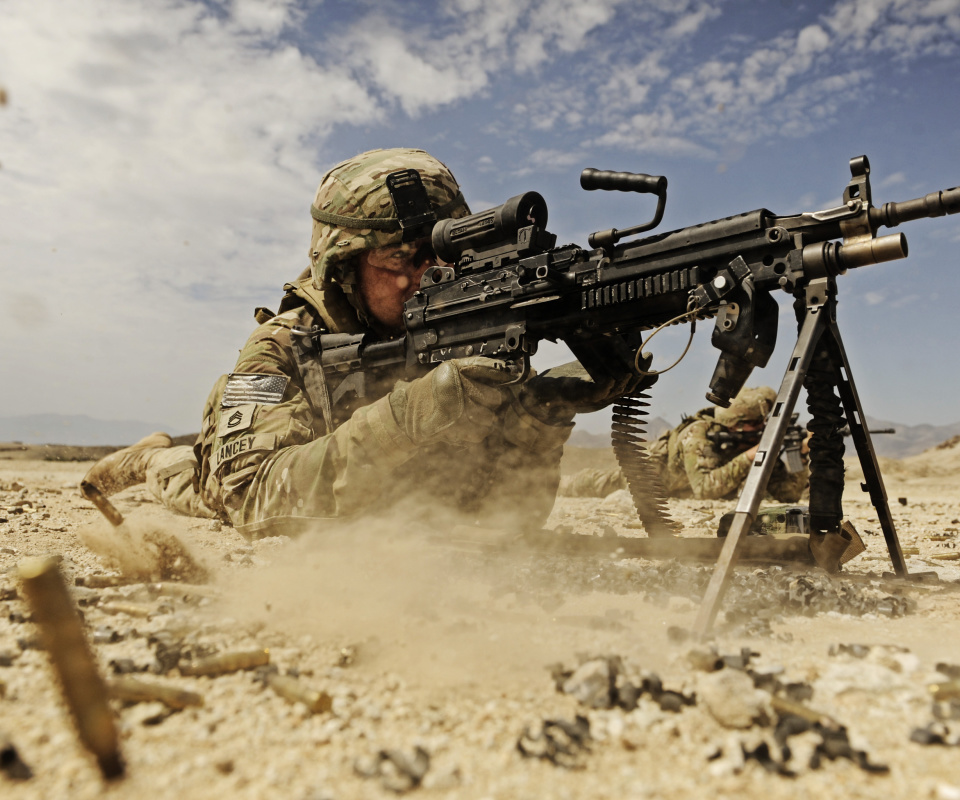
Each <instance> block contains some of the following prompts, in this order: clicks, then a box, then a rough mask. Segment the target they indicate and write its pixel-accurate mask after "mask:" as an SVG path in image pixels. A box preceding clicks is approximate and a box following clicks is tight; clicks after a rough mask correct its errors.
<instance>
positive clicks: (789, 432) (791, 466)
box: [707, 414, 897, 474]
mask: <svg viewBox="0 0 960 800" xmlns="http://www.w3.org/2000/svg"><path fill="white" fill-rule="evenodd" d="M799 416H800V415H799V414H794V415H793V416H792V417H791V418H790V424H789V425H788V426H787V429H786V431H785V432H784V435H783V446H782V448H781V450H780V460H781V461H783V464H784V466H785V467H786V468H787V471H788V472H790V473H791V474H793V473H795V472H799V471H800V470H802V469H803V459H802V458H801V453H802V449H803V442H804V440H805V439H806V438H807V434H808V431H807V429H806V428H805V427H804V426H803V425H801V424H800V423H798V422H797V418H798V417H799ZM896 432H897V429H896V428H873V429H871V430H869V431H867V433H869V434H870V435H871V436H876V435H877V434H888V433H896ZM838 433H839V435H840V436H844V437H846V436H850V435H851V434H850V426H849V425H844V426H843V427H842V428H840V430H839V431H838ZM762 435H763V431H762V430H756V431H731V430H726V429H725V430H719V431H707V438H708V439H709V440H710V441H711V442H713V443H714V444H716V445H717V448H718V449H719V450H721V451H723V450H728V449H735V450H737V451H738V452H739V451H741V450H746V449H747V448H749V447H753V445H755V444H759V443H760V437H761V436H762Z"/></svg>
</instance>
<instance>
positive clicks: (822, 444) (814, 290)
mask: <svg viewBox="0 0 960 800" xmlns="http://www.w3.org/2000/svg"><path fill="white" fill-rule="evenodd" d="M850 175H851V177H850V180H849V182H848V183H847V185H846V188H845V189H844V191H843V196H842V199H841V202H840V204H839V205H837V206H835V207H832V208H827V209H823V210H820V211H806V212H802V213H799V214H790V215H786V216H781V215H777V214H774V213H772V212H770V211H768V210H767V209H763V208H761V209H758V210H755V211H748V212H745V213H741V214H736V215H734V216H727V217H724V218H722V219H717V220H713V221H710V222H703V223H700V224H697V225H691V226H689V227H686V228H682V229H679V230H675V231H670V232H667V233H657V234H653V235H649V236H646V237H644V238H640V239H633V240H631V241H627V242H624V241H623V240H624V239H627V238H628V237H632V236H634V235H636V234H639V233H643V232H646V231H649V230H651V229H653V228H655V227H656V226H657V225H658V224H659V223H660V221H661V219H662V217H663V211H664V208H665V205H666V197H667V179H666V178H665V177H662V176H651V175H643V174H633V173H628V172H609V171H600V170H595V169H587V170H584V171H583V173H582V174H581V176H580V185H581V186H582V187H583V188H584V189H586V190H588V191H592V190H597V189H602V190H607V191H621V192H639V193H648V194H652V195H654V196H655V197H656V198H657V207H656V211H655V213H654V216H653V219H651V220H650V221H649V222H646V223H643V224H641V225H636V226H633V227H630V228H626V229H624V230H618V229H616V228H610V229H608V230H602V231H597V232H596V233H593V234H591V235H590V236H589V237H588V241H589V245H590V246H589V248H583V247H580V246H578V245H574V244H570V245H564V246H560V247H557V246H556V236H554V235H553V234H551V233H549V232H548V231H547V230H546V223H547V205H546V202H545V201H544V199H543V197H541V196H540V195H539V194H538V193H537V192H526V193H524V194H521V195H517V196H516V197H513V198H511V199H510V200H508V201H507V202H506V203H504V204H503V205H501V206H498V207H496V208H492V209H489V210H487V211H483V212H480V213H478V214H472V215H470V216H467V217H464V218H462V219H445V220H442V221H439V222H436V223H435V224H432V223H430V213H431V212H430V204H429V201H428V199H427V195H426V191H425V190H422V187H421V190H422V192H421V190H418V189H417V188H416V185H415V184H416V183H417V180H415V179H414V178H413V176H412V175H409V174H405V175H404V194H403V202H402V203H400V202H397V203H396V205H397V208H398V217H400V218H401V219H400V223H401V228H403V229H404V230H406V229H407V228H410V230H414V229H416V230H417V231H424V230H427V229H428V228H429V227H430V224H432V241H433V247H434V250H435V252H436V254H437V256H438V257H439V258H440V259H441V260H442V261H443V262H445V263H444V264H442V265H440V266H436V267H431V268H430V269H428V270H427V271H426V273H425V274H424V275H423V278H422V280H421V284H420V288H419V290H418V291H417V292H416V293H415V294H414V296H413V297H412V298H411V299H410V300H409V301H407V303H406V304H405V307H404V314H403V316H404V324H405V327H406V331H405V334H404V335H403V336H401V337H399V338H397V339H392V340H387V341H383V340H380V339H379V338H378V337H377V336H376V335H375V334H372V333H366V334H324V333H323V332H322V331H321V330H319V329H316V330H313V331H306V330H304V331H299V333H300V334H302V335H301V336H300V337H299V342H300V345H299V346H300V347H304V348H305V347H307V346H308V345H309V347H310V348H311V351H312V353H313V355H314V356H317V355H319V359H315V363H316V360H318V361H319V364H320V365H321V366H322V373H323V375H322V381H321V382H322V383H323V386H322V389H323V391H322V392H320V396H321V403H320V406H321V408H318V411H319V412H322V413H323V415H324V417H325V418H327V421H328V423H330V422H331V420H332V422H333V423H334V424H335V423H336V421H337V420H336V416H337V413H338V412H337V409H338V407H340V406H342V405H343V404H344V402H345V401H348V400H349V399H350V398H352V397H353V396H354V395H355V396H356V397H360V398H362V397H364V396H365V393H366V391H367V381H368V380H374V379H376V376H377V374H378V373H379V372H380V370H381V369H382V368H385V367H387V368H393V369H395V368H396V367H397V366H398V365H405V366H406V367H407V368H408V370H409V371H411V372H414V371H416V370H417V369H429V368H431V367H433V366H435V365H437V364H439V363H441V362H443V361H446V360H449V359H453V358H462V357H467V356H490V357H493V358H498V359H503V360H507V361H508V362H511V363H512V364H514V365H515V367H516V369H517V372H518V373H520V374H523V373H525V372H526V371H527V370H528V368H529V358H530V356H531V355H532V354H533V353H535V352H536V349H537V345H538V344H539V342H540V341H542V340H544V339H546V340H550V341H557V340H560V341H563V342H564V343H565V344H566V345H567V346H568V347H569V348H570V350H571V351H572V352H573V354H574V355H575V356H576V357H577V359H578V360H579V361H580V363H581V364H582V365H583V366H584V367H585V368H586V370H587V372H588V373H589V374H590V376H591V377H592V378H593V379H594V380H596V381H601V380H607V379H610V378H614V379H616V378H618V377H621V376H623V375H624V374H626V373H629V374H632V375H634V376H636V377H637V378H638V379H643V380H645V381H646V383H647V385H650V384H652V382H653V380H654V379H655V378H656V376H657V374H659V373H656V372H654V371H652V370H651V369H650V364H651V361H652V359H651V357H650V356H649V354H647V353H646V351H645V345H646V344H647V343H648V342H649V341H650V338H651V337H652V336H653V335H654V334H656V333H657V332H658V331H659V330H661V329H662V328H664V327H667V326H669V325H677V324H681V323H689V324H690V334H691V340H692V336H693V331H694V328H695V326H696V323H697V321H699V320H703V319H706V318H713V319H714V320H715V322H714V327H713V333H712V336H711V341H712V343H713V345H714V347H716V348H717V349H718V350H719V351H720V356H719V359H718V361H717V365H716V368H715V369H714V372H713V376H712V377H711V379H710V382H709V388H708V392H707V399H708V400H710V401H711V402H713V403H715V404H717V405H721V406H728V405H729V403H730V400H731V398H732V397H734V396H735V395H736V394H737V392H738V391H739V390H740V389H741V388H742V387H743V385H744V383H745V382H746V380H747V378H748V377H749V375H750V373H751V372H752V370H753V369H754V368H755V367H763V366H765V365H766V364H767V361H768V360H769V358H770V356H771V354H772V353H773V349H774V345H775V344H776V337H777V322H778V315H779V306H778V303H777V301H776V300H775V299H774V296H773V293H774V292H779V291H782V292H786V293H788V294H789V295H791V296H792V297H793V298H794V307H795V309H796V313H797V321H798V337H797V343H796V346H795V348H794V351H793V353H792V355H791V357H790V360H789V362H788V367H787V370H786V373H785V375H784V379H783V383H782V384H781V387H780V391H779V393H778V395H777V398H776V400H775V403H774V408H773V411H772V412H771V415H770V418H769V420H768V424H767V426H766V428H765V430H764V432H763V435H762V437H761V439H760V443H759V449H758V453H757V456H756V459H755V461H754V464H753V467H752V468H751V471H750V473H749V474H748V476H747V480H746V483H745V485H744V490H743V493H742V495H741V498H740V501H739V503H738V505H737V510H736V516H735V519H734V521H733V524H732V525H731V528H730V531H729V533H728V536H727V537H726V541H725V545H724V549H723V551H722V553H721V556H720V559H719V562H718V567H717V571H716V572H715V574H714V579H713V580H712V581H711V583H710V585H709V587H708V589H707V594H706V597H705V599H704V604H703V606H702V607H701V614H700V616H699V617H698V619H697V622H696V629H697V631H698V632H699V633H700V634H704V633H706V631H707V630H708V629H709V627H710V626H711V625H712V621H713V618H714V616H715V614H716V611H717V609H718V605H719V601H720V598H721V597H722V594H723V592H724V591H725V588H726V583H727V580H728V577H729V572H730V568H731V566H732V564H733V561H734V557H735V554H736V549H737V546H738V542H739V539H740V535H741V534H742V533H744V532H745V531H747V530H748V529H749V527H750V525H751V523H752V521H753V519H754V517H755V516H756V513H757V509H758V508H759V503H760V500H761V498H762V496H763V492H764V491H765V489H766V485H767V482H768V481H769V479H770V474H771V472H772V470H773V466H774V463H775V462H776V455H778V454H779V453H780V450H781V448H782V446H783V441H784V437H785V434H786V430H787V427H788V426H789V422H790V419H791V417H792V415H793V413H794V407H795V405H796V402H797V397H798V395H799V392H800V388H801V386H803V387H804V388H806V391H807V407H808V410H809V412H810V415H811V421H810V424H809V427H810V430H812V431H813V432H814V434H815V435H814V437H813V438H812V440H811V450H810V472H811V477H810V518H811V527H812V529H813V531H815V532H835V531H838V530H839V526H840V521H841V519H842V516H843V512H842V507H841V498H842V493H843V452H844V444H843V436H841V435H840V429H841V428H842V427H843V425H844V424H847V425H849V427H850V431H851V438H852V439H853V442H854V445H855V446H856V449H857V453H858V455H859V457H860V462H861V465H862V466H863V469H864V477H865V483H864V486H865V487H866V488H867V490H869V492H870V495H871V499H872V501H873V504H874V507H875V508H876V509H877V512H878V516H879V517H880V526H881V528H882V530H883V532H884V536H885V538H886V542H887V546H888V549H889V551H890V557H891V561H892V563H893V567H894V570H895V572H896V573H897V574H898V575H901V576H906V574H907V570H906V564H905V562H904V559H903V553H902V552H901V549H900V543H899V540H898V539H897V535H896V530H895V529H894V526H893V521H892V518H891V516H890V512H889V508H888V506H887V499H886V492H885V490H884V487H883V482H882V480H881V478H880V473H879V468H878V466H877V460H876V454H875V453H874V451H873V446H872V444H871V441H870V436H869V433H868V432H867V430H866V429H865V427H864V425H863V424H862V422H861V420H863V419H864V415H863V409H862V408H861V406H860V400H859V397H858V396H857V393H856V389H855V387H854V384H853V379H852V375H851V371H850V365H849V363H848V362H847V358H846V354H845V352H844V349H843V344H842V340H841V337H840V331H839V328H838V327H837V322H836V300H837V279H838V278H839V277H840V276H841V275H843V274H844V273H845V272H846V271H848V270H850V269H855V268H859V267H863V266H867V265H870V264H878V263H880V262H884V261H891V260H894V259H899V258H904V257H905V256H906V255H907V240H906V237H905V236H904V235H903V234H902V233H891V234H887V235H882V236H880V235H878V231H879V230H880V229H881V228H883V227H888V228H893V227H896V226H898V225H900V224H902V223H905V222H909V221H911V220H915V219H921V218H924V217H938V216H943V215H945V214H955V213H957V212H960V188H953V189H947V190H943V191H935V192H931V193H930V194H927V195H925V196H923V197H918V198H916V199H913V200H907V201H905V202H893V203H885V204H883V205H881V206H875V205H874V204H873V197H872V192H871V187H870V165H869V162H868V160H867V158H866V156H859V157H857V158H853V159H851V160H850ZM408 179H409V180H408ZM410 181H412V183H411V182H410ZM405 218H406V219H407V222H408V224H404V220H405ZM688 347H689V344H688ZM681 357H682V356H681ZM661 372H662V371H661ZM305 380H306V378H305ZM310 382H315V381H313V379H312V378H311V379H310ZM638 382H640V381H639V380H638ZM308 388H309V386H308ZM838 393H839V396H838ZM646 399H647V395H645V394H643V393H641V392H638V391H629V392H627V393H626V394H625V395H624V396H622V397H621V398H619V401H618V402H617V403H616V404H615V405H614V407H613V434H612V439H613V448H614V452H615V453H616V456H617V459H618V461H619V462H620V465H621V468H622V470H623V472H624V475H625V476H626V478H627V482H628V486H629V488H630V492H631V495H632V497H633V499H634V504H635V506H636V508H637V512H638V516H639V517H640V519H641V521H642V522H643V523H644V526H645V527H646V528H647V532H648V533H649V534H650V535H658V534H669V533H671V532H672V531H674V530H675V527H676V526H675V524H674V523H672V521H671V520H669V518H668V517H666V515H665V514H664V511H663V509H664V505H663V494H662V493H661V492H660V490H659V489H658V486H659V479H658V477H657V474H656V470H655V468H654V467H653V465H652V464H651V463H650V462H649V459H648V458H647V456H646V452H645V449H644V446H643V443H644V441H645V439H644V419H643V416H644V414H645V411H644V407H645V406H646V405H647V402H646ZM341 413H343V412H341Z"/></svg>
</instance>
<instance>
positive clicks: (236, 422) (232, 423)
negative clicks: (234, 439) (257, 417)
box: [217, 403, 257, 439]
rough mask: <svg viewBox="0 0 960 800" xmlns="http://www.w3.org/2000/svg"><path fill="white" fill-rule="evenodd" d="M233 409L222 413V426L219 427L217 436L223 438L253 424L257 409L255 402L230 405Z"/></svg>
mask: <svg viewBox="0 0 960 800" xmlns="http://www.w3.org/2000/svg"><path fill="white" fill-rule="evenodd" d="M230 408H231V409H232V410H230V411H224V412H223V413H222V414H221V415H220V426H219V427H218V428H217V436H219V437H220V438H221V439H222V438H223V437H224V436H229V435H230V434H231V433H236V432H237V431H245V430H246V429H247V428H249V427H250V426H251V425H252V424H253V414H254V412H255V411H256V410H257V406H256V404H255V403H248V404H246V405H242V406H237V407H236V408H232V407H230Z"/></svg>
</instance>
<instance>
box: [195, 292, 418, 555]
mask: <svg viewBox="0 0 960 800" xmlns="http://www.w3.org/2000/svg"><path fill="white" fill-rule="evenodd" d="M297 314H298V311H297V310H294V311H290V312H287V313H286V314H284V315H281V316H280V317H275V318H274V319H273V320H271V321H270V322H268V323H265V324H264V325H261V326H260V327H259V328H258V329H257V330H256V331H255V332H254V334H253V335H252V336H251V338H250V340H249V341H248V342H247V345H246V346H245V347H244V349H243V350H242V351H241V353H240V357H239V359H238V361H237V365H236V367H235V368H234V373H233V374H238V373H240V374H246V375H259V376H276V378H277V382H278V385H279V384H280V383H283V384H284V388H283V390H282V395H280V396H277V397H271V398H268V399H267V401H265V402H258V403H251V404H249V405H241V406H238V407H227V408H223V407H222V404H221V408H220V409H219V410H218V412H217V418H216V420H215V421H214V423H215V425H216V431H215V433H216V437H215V438H214V439H213V446H212V448H211V449H210V455H209V457H208V460H209V462H210V464H209V469H210V472H211V473H212V474H213V476H214V483H215V484H216V485H217V486H218V487H219V495H220V501H221V504H222V507H223V508H224V509H225V511H226V513H227V515H228V516H229V518H230V520H231V521H232V522H233V524H234V526H235V527H236V528H237V529H238V530H239V531H240V532H241V533H243V534H244V535H251V536H258V535H268V534H267V533H266V532H267V531H271V530H279V529H282V528H283V525H284V524H285V522H289V521H291V520H292V521H293V522H294V523H297V522H298V520H299V522H300V523H302V522H303V518H309V517H313V518H325V519H329V518H333V517H342V516H349V515H351V514H354V513H356V512H357V511H359V510H361V509H364V508H366V507H368V506H370V505H371V504H373V503H375V502H376V500H377V498H378V496H380V494H381V492H382V489H383V488H384V487H385V486H387V485H389V480H388V477H389V475H390V473H391V472H392V471H393V470H394V469H396V468H397V467H398V466H399V465H400V464H402V463H403V462H405V461H406V460H407V459H408V458H410V456H411V455H412V454H413V452H414V450H415V449H416V448H415V446H414V444H413V443H412V442H411V441H410V439H409V438H408V437H407V436H406V435H405V434H404V433H403V432H402V431H401V429H400V426H399V425H398V424H397V423H396V421H395V420H394V417H393V414H392V412H391V410H390V405H389V400H388V399H387V398H386V397H383V398H381V399H379V400H377V401H376V402H374V403H372V404H370V405H367V406H363V407H361V408H359V409H358V410H357V411H356V412H355V413H354V414H353V415H352V416H351V417H350V418H349V419H348V420H346V421H345V422H344V423H343V424H342V425H340V426H339V427H337V429H336V430H334V431H333V432H332V433H330V432H327V430H326V427H325V425H324V423H323V420H322V419H320V418H319V417H317V416H315V414H314V411H313V409H312V407H311V405H310V402H309V398H308V397H307V393H306V391H305V390H304V387H303V385H302V383H301V380H300V375H299V370H298V368H297V364H296V356H295V354H294V351H293V346H292V342H291V333H290V327H291V326H292V325H294V324H298V319H297ZM287 317H289V319H287ZM271 400H272V401H273V402H270V401H271ZM233 420H235V421H236V424H235V426H234V427H233V428H231V427H230V426H231V424H232V421H233Z"/></svg>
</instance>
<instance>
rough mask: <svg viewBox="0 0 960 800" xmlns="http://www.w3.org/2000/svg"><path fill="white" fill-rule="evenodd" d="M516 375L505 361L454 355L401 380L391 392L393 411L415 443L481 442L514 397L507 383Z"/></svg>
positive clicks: (398, 422) (395, 417)
mask: <svg viewBox="0 0 960 800" xmlns="http://www.w3.org/2000/svg"><path fill="white" fill-rule="evenodd" d="M514 379H515V376H514V375H512V374H511V373H510V372H509V371H508V369H507V366H506V364H504V363H503V362H502V361H497V360H495V359H491V358H477V357H475V358H458V359H453V360H452V361H445V362H444V363H442V364H441V365H440V366H438V367H437V368H436V369H434V370H433V371H432V372H430V373H429V374H428V375H424V376H423V377H420V378H417V379H416V380H414V381H409V382H408V381H400V382H398V383H397V385H396V386H395V387H394V389H393V391H392V392H390V394H389V395H388V397H389V400H390V410H391V411H392V412H393V418H394V419H395V420H396V421H397V424H398V425H399V426H400V428H401V430H403V432H404V433H405V434H406V435H407V436H408V437H409V438H410V441H412V442H413V443H414V444H417V445H424V444H432V443H434V442H448V443H452V444H476V443H478V442H482V441H483V440H484V439H486V438H487V435H488V434H489V433H490V431H491V429H492V428H493V426H494V425H495V424H496V422H497V413H496V412H497V411H498V410H499V409H500V407H501V406H502V405H503V404H504V403H505V402H507V401H508V400H510V398H511V397H512V396H513V393H512V392H511V391H510V390H509V389H508V388H507V387H506V384H508V383H510V382H511V381H513V380H514Z"/></svg>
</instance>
